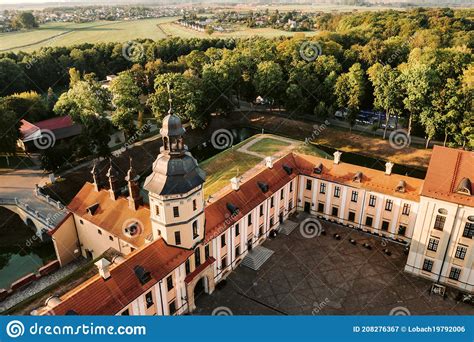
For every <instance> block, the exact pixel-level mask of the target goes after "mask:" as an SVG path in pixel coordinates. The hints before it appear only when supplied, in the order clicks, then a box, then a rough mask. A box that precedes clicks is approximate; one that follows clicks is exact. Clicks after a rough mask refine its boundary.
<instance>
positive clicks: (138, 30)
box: [0, 17, 311, 52]
mask: <svg viewBox="0 0 474 342" xmlns="http://www.w3.org/2000/svg"><path fill="white" fill-rule="evenodd" d="M176 19H177V18H176V17H168V18H157V19H144V20H137V21H120V22H117V21H114V22H109V21H99V22H91V23H82V24H76V23H48V24H45V25H42V26H41V27H40V28H38V29H35V30H31V31H26V32H14V33H3V34H0V52H9V51H11V52H18V51H25V52H31V51H34V50H38V49H39V48H41V47H43V46H44V47H47V46H69V45H74V44H81V43H98V42H124V41H129V40H134V39H139V38H149V39H153V40H157V39H162V38H167V37H171V36H178V37H183V38H192V37H196V38H205V37H216V38H219V37H250V36H254V35H259V36H264V37H267V38H268V37H275V36H281V35H285V36H291V35H293V34H294V33H291V32H286V31H280V30H275V29H271V28H257V29H249V28H246V27H241V28H238V29H237V30H236V31H234V32H231V33H214V34H213V35H212V36H209V35H208V34H206V33H203V32H198V31H195V30H191V29H187V28H184V27H181V26H179V25H177V24H175V23H174V21H175V20H176ZM309 34H311V33H309ZM306 35H308V33H306Z"/></svg>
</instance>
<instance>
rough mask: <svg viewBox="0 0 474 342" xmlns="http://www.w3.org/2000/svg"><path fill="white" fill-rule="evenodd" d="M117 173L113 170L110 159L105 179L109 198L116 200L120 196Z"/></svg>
mask: <svg viewBox="0 0 474 342" xmlns="http://www.w3.org/2000/svg"><path fill="white" fill-rule="evenodd" d="M117 175H118V172H117V170H116V169H115V167H114V165H113V163H112V159H109V170H108V171H107V175H106V176H107V178H108V179H109V193H110V198H111V199H113V200H116V199H117V198H118V197H119V195H120V187H119V184H118V178H117Z"/></svg>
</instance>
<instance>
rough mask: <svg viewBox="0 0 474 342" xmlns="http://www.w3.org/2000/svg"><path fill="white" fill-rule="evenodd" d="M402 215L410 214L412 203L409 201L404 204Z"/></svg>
mask: <svg viewBox="0 0 474 342" xmlns="http://www.w3.org/2000/svg"><path fill="white" fill-rule="evenodd" d="M402 215H410V205H409V204H408V203H405V204H403V209H402Z"/></svg>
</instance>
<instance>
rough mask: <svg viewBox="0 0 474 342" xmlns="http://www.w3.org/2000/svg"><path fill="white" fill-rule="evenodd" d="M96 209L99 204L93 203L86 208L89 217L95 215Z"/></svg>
mask: <svg viewBox="0 0 474 342" xmlns="http://www.w3.org/2000/svg"><path fill="white" fill-rule="evenodd" d="M97 209H99V203H94V204H93V205H91V206H89V207H87V209H86V211H87V213H88V214H89V215H92V216H94V214H95V213H96V211H97Z"/></svg>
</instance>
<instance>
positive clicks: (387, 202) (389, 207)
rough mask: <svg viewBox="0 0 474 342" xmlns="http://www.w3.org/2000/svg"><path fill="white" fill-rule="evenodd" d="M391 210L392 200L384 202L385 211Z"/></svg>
mask: <svg viewBox="0 0 474 342" xmlns="http://www.w3.org/2000/svg"><path fill="white" fill-rule="evenodd" d="M392 208H393V201H392V200H389V199H388V200H386V201H385V210H386V211H392Z"/></svg>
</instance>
